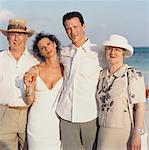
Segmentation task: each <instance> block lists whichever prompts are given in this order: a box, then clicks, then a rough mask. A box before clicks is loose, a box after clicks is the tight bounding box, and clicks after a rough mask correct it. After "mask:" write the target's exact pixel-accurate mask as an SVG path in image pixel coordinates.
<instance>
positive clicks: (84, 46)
mask: <svg viewBox="0 0 149 150" xmlns="http://www.w3.org/2000/svg"><path fill="white" fill-rule="evenodd" d="M85 39H86V41H85V42H84V44H83V45H81V46H80V47H76V46H75V45H74V44H72V45H71V48H72V49H82V50H83V51H85V52H88V51H89V50H90V45H91V41H90V40H89V39H88V38H87V37H86V38H85Z"/></svg>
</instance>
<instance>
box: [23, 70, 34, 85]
mask: <svg viewBox="0 0 149 150" xmlns="http://www.w3.org/2000/svg"><path fill="white" fill-rule="evenodd" d="M23 81H24V84H25V85H26V87H29V86H32V87H33V86H34V83H35V75H34V74H32V73H30V72H26V73H25V74H24V78H23Z"/></svg>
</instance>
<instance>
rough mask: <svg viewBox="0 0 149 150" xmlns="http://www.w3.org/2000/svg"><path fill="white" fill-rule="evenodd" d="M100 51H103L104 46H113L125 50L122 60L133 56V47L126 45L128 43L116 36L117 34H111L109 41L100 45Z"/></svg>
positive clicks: (123, 38) (121, 37)
mask: <svg viewBox="0 0 149 150" xmlns="http://www.w3.org/2000/svg"><path fill="white" fill-rule="evenodd" d="M101 46H102V50H103V51H105V47H106V46H114V47H120V48H124V49H125V50H126V53H125V56H124V58H128V57H130V56H132V55H133V51H134V49H133V47H132V46H131V45H129V44H128V41H127V39H126V38H125V37H123V36H121V35H118V34H112V35H111V36H110V38H109V40H107V41H104V42H103V43H102V45H101Z"/></svg>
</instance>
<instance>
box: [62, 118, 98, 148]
mask: <svg viewBox="0 0 149 150" xmlns="http://www.w3.org/2000/svg"><path fill="white" fill-rule="evenodd" d="M60 129H61V141H62V148H63V150H92V149H95V147H96V136H97V120H96V119H95V120H92V121H89V122H85V123H72V122H69V121H66V120H63V119H61V121H60Z"/></svg>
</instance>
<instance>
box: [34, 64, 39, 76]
mask: <svg viewBox="0 0 149 150" xmlns="http://www.w3.org/2000/svg"><path fill="white" fill-rule="evenodd" d="M34 67H35V69H36V73H37V76H39V70H38V66H37V65H35V66H34Z"/></svg>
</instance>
